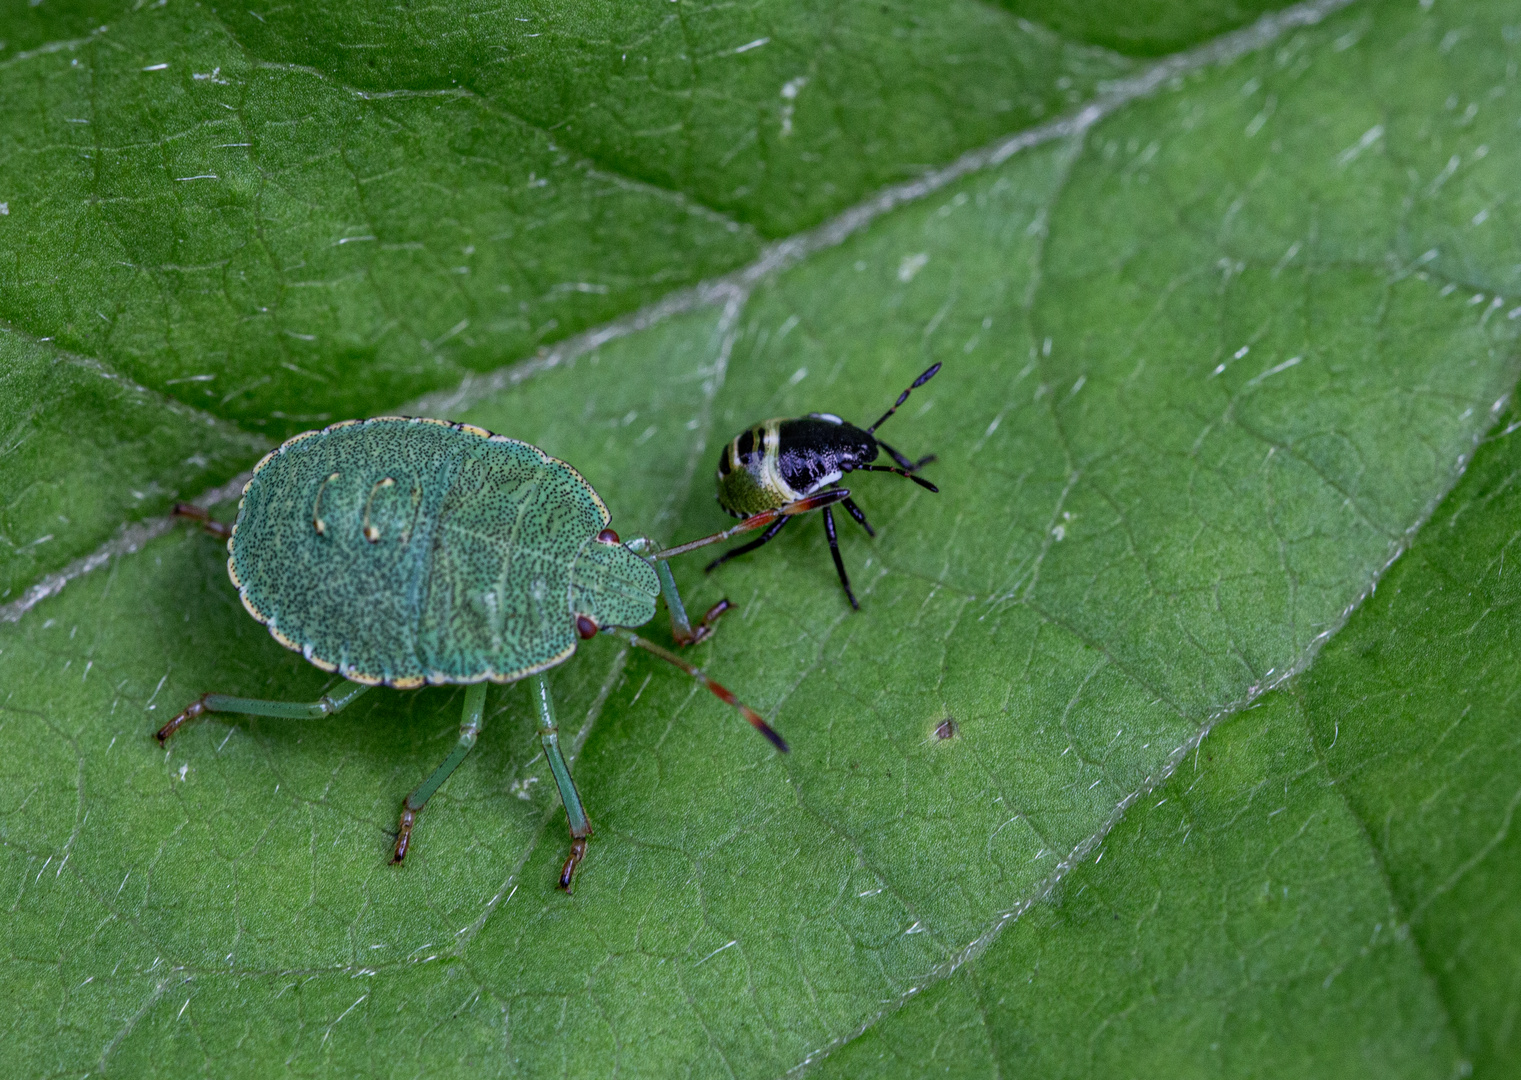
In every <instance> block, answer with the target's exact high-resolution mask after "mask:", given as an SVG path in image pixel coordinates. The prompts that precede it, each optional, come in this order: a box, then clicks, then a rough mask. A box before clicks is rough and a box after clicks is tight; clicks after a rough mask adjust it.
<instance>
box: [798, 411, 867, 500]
mask: <svg viewBox="0 0 1521 1080" xmlns="http://www.w3.org/2000/svg"><path fill="white" fill-rule="evenodd" d="M876 456H877V440H876V439H875V438H873V437H872V436H871V435H870V434H869V433H868V432H865V431H862V430H861V429H860V428H858V427H856V426H855V425H854V424H849V423H846V422H845V421H844V420H841V419H840V418H839V417H837V416H833V415H831V414H829V413H810V414H809V415H807V416H804V417H802V418H801V419H798V420H783V421H782V422H781V424H780V426H779V427H778V429H777V461H776V469H777V472H778V473H780V474H781V476H782V479H783V480H785V481H786V482H787V486H788V487H790V488H792V490H793V491H795V492H797V493H798V495H800V496H801V495H809V494H812V492H813V490H814V489H815V488H816V487H818V486H819V485H820V484H826V483H832V482H833V481H835V480H838V479H839V478H840V477H841V476H842V475H844V474H845V473H848V472H850V471H851V470H852V469H854V468H856V467H858V466H860V465H866V464H869V463H870V462H872V461H873V460H875V459H876Z"/></svg>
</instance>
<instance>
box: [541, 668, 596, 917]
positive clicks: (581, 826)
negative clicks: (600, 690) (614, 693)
mask: <svg viewBox="0 0 1521 1080" xmlns="http://www.w3.org/2000/svg"><path fill="white" fill-rule="evenodd" d="M529 692H530V693H531V694H533V700H534V704H536V705H537V706H538V707H539V744H540V745H541V746H543V747H544V756H545V757H546V758H548V759H549V771H550V772H552V773H554V777H555V787H557V788H559V789H560V802H562V803H564V804H565V820H566V821H567V822H568V823H569V825H570V858H568V859H566V860H565V867H564V869H562V870H561V871H560V888H562V889H564V890H565V891H567V892H569V891H570V879H571V878H572V877H574V876H575V873H576V867H577V866H579V865H580V863H581V859H582V858H583V857H585V855H586V838H587V837H588V836H590V835H591V832H592V827H591V822H590V821H589V820H587V817H586V808H585V807H583V806H582V805H581V793H580V792H578V791H577V790H576V782H575V781H574V780H572V779H571V778H570V766H569V765H567V764H565V755H564V754H562V753H560V729H559V727H558V726H556V724H555V699H554V697H553V696H552V695H551V694H550V692H549V678H548V677H547V676H545V675H535V676H534V677H533V686H532V687H531V688H530V691H529Z"/></svg>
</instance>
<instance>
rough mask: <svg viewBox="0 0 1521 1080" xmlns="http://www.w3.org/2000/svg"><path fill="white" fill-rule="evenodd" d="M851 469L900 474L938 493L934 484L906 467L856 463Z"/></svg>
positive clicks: (927, 489)
mask: <svg viewBox="0 0 1521 1080" xmlns="http://www.w3.org/2000/svg"><path fill="white" fill-rule="evenodd" d="M851 471H853V472H855V471H859V472H890V473H896V474H897V475H898V476H901V477H903V478H904V479H906V480H912V481H913V482H914V483H916V484H918V485H919V486H920V487H922V488H924V489H925V490H926V491H933V492H934V493H935V494H936V495H939V494H940V489H939V488H937V487H936V486H935V485H934V484H932V483H930V482H929V481H928V480H926V479H925V478H924V477H922V476H915V475H914V474H913V473H911V472H909V471H908V470H907V469H895V468H893V467H892V466H891V465H857V466H856V467H855V469H853V470H851Z"/></svg>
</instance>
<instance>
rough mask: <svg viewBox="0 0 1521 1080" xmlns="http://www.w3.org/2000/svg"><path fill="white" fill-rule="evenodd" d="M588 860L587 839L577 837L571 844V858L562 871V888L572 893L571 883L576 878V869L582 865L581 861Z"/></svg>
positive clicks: (567, 860) (566, 861)
mask: <svg viewBox="0 0 1521 1080" xmlns="http://www.w3.org/2000/svg"><path fill="white" fill-rule="evenodd" d="M584 858H586V837H584V836H577V837H574V838H573V839H572V840H571V842H570V858H568V859H566V860H565V865H564V867H562V868H561V870H560V888H562V889H564V890H565V891H566V892H570V882H571V879H572V878H573V877H575V876H576V867H578V866H580V865H581V860H582V859H584Z"/></svg>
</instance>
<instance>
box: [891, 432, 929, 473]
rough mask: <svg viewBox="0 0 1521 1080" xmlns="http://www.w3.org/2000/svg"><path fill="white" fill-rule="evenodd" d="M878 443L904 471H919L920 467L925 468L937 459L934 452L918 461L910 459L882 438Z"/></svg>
mask: <svg viewBox="0 0 1521 1080" xmlns="http://www.w3.org/2000/svg"><path fill="white" fill-rule="evenodd" d="M877 445H878V446H880V447H881V448H882V449H883V450H886V451H887V455H888V456H889V457H890V458H892V459H893V460H894V461H896V462H897V463H898V464H899V465H901V466H902V467H903V471H904V472H918V471H919V470H920V469H922V468H924V467H925V466H926V465H928V464H929V463H930V462H932V461H934V460H935V455H934V454H925V455H924V456H923V457H922V458H920V459H919V460H918V461H910V460H909V459H908V458H906V457H904V456H903V455H902V454H900V453H898V451H896V450H894V449H893V448H892V447H891V446H888V445H887V444H886V443H885V442H883V441H882V440H881V439H878V440H877Z"/></svg>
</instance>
